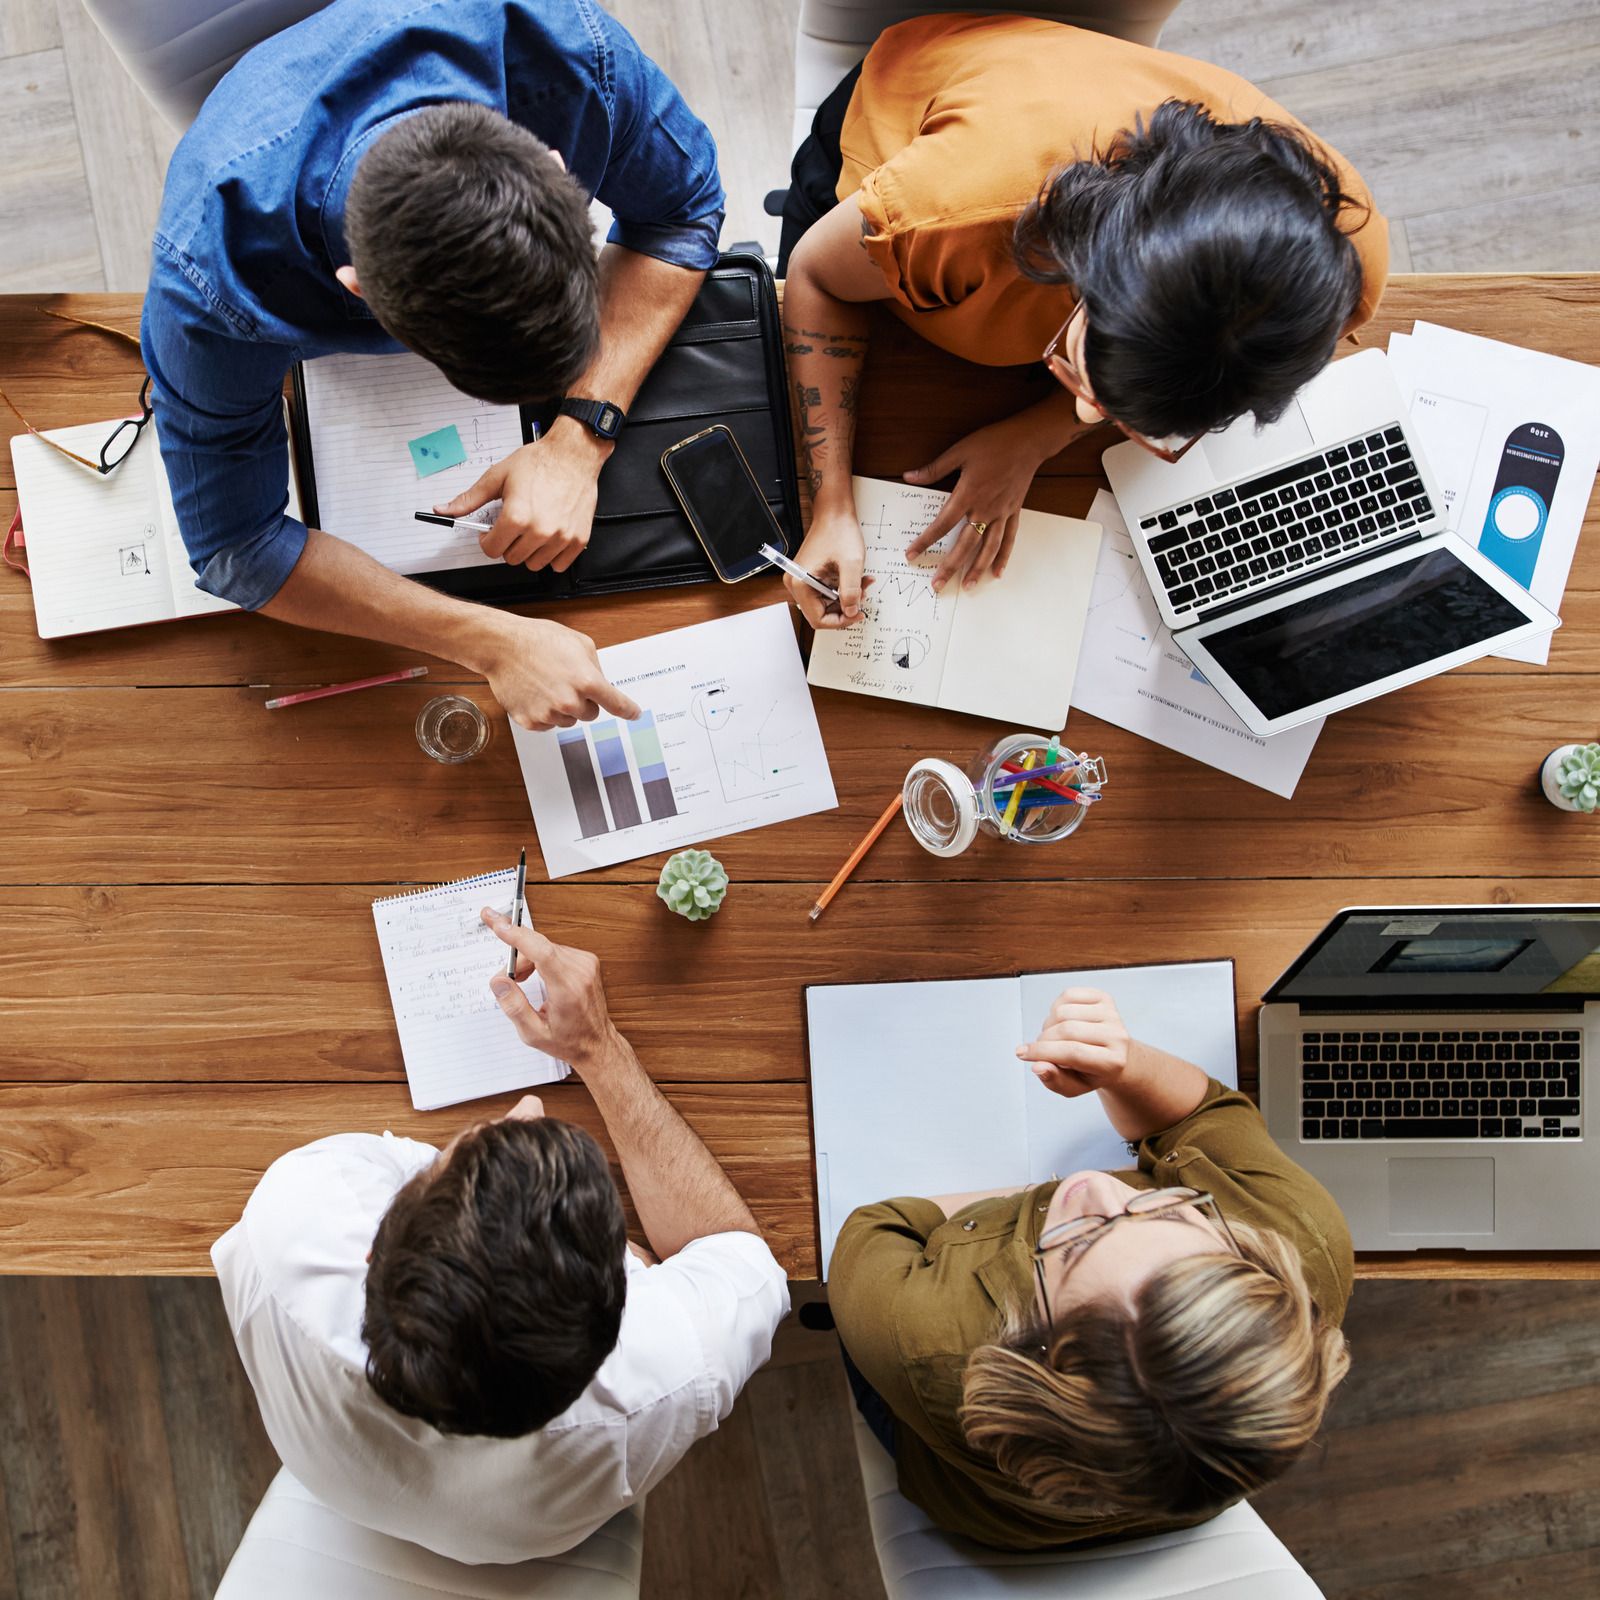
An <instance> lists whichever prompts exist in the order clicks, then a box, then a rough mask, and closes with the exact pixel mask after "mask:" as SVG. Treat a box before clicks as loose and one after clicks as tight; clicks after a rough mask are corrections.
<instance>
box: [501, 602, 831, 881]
mask: <svg viewBox="0 0 1600 1600" xmlns="http://www.w3.org/2000/svg"><path fill="white" fill-rule="evenodd" d="M600 665H601V666H602V667H603V668H604V669H605V674H606V676H607V677H608V678H609V679H610V680H611V682H612V683H614V684H615V685H616V686H617V687H618V688H619V689H623V690H625V691H626V692H627V693H628V694H629V695H631V696H632V698H633V699H634V700H636V701H638V703H639V705H640V706H641V707H642V708H643V710H642V712H641V714H640V716H639V718H638V720H637V721H635V722H623V721H622V720H621V719H619V718H617V717H611V716H605V715H602V716H601V717H599V718H598V719H597V720H596V721H594V722H581V723H579V724H577V726H575V727H572V728H561V729H557V730H554V731H552V732H548V733H529V732H528V731H527V730H526V729H523V728H519V727H517V726H516V725H515V724H513V725H512V729H511V732H512V736H513V738H514V739H515V741H516V746H517V759H518V760H519V761H520V762H521V764H522V777H523V782H524V783H525V784H526V785H527V789H528V800H529V802H530V803H531V805H532V807H533V820H534V826H535V827H536V828H537V830H538V833H539V846H540V849H541V850H543V852H544V863H545V871H546V873H547V874H548V875H549V876H550V877H551V878H563V877H566V876H567V875H568V874H569V873H573V872H584V871H586V870H587V869H589V868H591V867H609V866H615V865H616V863H617V862H619V861H633V860H636V859H637V858H638V857H639V856H647V855H654V854H655V853H657V852H658V851H666V850H677V849H681V848H682V847H683V846H684V845H690V844H698V843H700V842H702V841H703V840H706V839H714V838H720V837H721V836H723V835H724V834H730V833H743V832H744V831H745V830H746V829H748V828H759V827H762V826H764V825H765V824H767V823H769V822H787V821H788V820H789V819H790V818H792V817H804V816H809V815H811V813H813V812H816V811H830V810H832V809H833V807H834V806H835V805H837V804H838V801H837V799H836V798H835V796H834V792H833V777H832V774H831V773H830V772H829V770H828V756H827V752H826V751H825V750H824V749H823V747H822V734H821V732H820V731H819V730H818V728H817V717H816V712H815V711H814V710H813V709H812V705H811V694H810V692H809V690H808V689H807V688H806V679H805V671H804V669H803V667H802V666H801V663H800V650H799V647H798V645H797V644H796V643H795V637H794V625H793V624H792V623H791V622H790V620H789V608H788V607H787V606H782V605H779V606H766V607H763V608H762V609H761V610H759V611H747V612H745V613H743V614H742V615H740V616H733V617H721V618H718V619H717V620H716V621H714V622H701V623H697V624H696V625H695V626H694V627H692V628H679V629H676V630H675V631H673V632H671V633H662V634H657V635H655V636H654V637H653V638H648V639H635V640H633V641H631V642H630V643H628V644H618V645H611V646H609V647H608V648H606V649H604V650H602V651H601V652H600Z"/></svg>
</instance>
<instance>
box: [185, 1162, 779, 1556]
mask: <svg viewBox="0 0 1600 1600" xmlns="http://www.w3.org/2000/svg"><path fill="white" fill-rule="evenodd" d="M437 1155H438V1151H437V1150H435V1149H434V1148H433V1147H432V1146H431V1145H426V1144H421V1143H418V1142H417V1141H416V1140H414V1139H397V1138H395V1137H394V1136H393V1135H392V1134H387V1133H386V1134H384V1135H383V1136H382V1137H381V1138H380V1137H379V1136H377V1135H375V1134H364V1133H345V1134H337V1135H335V1136H334V1137H332V1138H328V1139H319V1140H318V1141H317V1142H316V1143H315V1144H309V1145H306V1146H305V1147H304V1148H303V1149H300V1150H294V1151H291V1152H290V1153H289V1154H288V1155H286V1156H283V1157H281V1158H280V1159H279V1160H277V1161H275V1162H274V1163H273V1164H272V1166H271V1167H270V1168H269V1169H268V1170H267V1173H266V1175H265V1176H264V1177H263V1178H262V1180H261V1182H260V1183H259V1184H258V1185H257V1186H256V1190H255V1193H254V1194H252V1195H251V1197H250V1199H249V1202H248V1203H247V1204H246V1206H245V1209H244V1216H243V1217H242V1218H241V1219H240V1220H239V1222H238V1223H236V1224H235V1225H234V1226H233V1227H232V1228H230V1229H229V1230H228V1231H227V1232H226V1233H225V1234H223V1236H222V1237H221V1238H220V1239H218V1240H217V1242H216V1244H215V1245H213V1246H212V1249H211V1260H212V1262H213V1264H214V1265H215V1267H216V1269H217V1277H218V1278H219V1279H220V1280H221V1284H222V1298H223V1303H224V1305H225V1306H226V1307H227V1312H228V1321H229V1323H230V1324H231V1325H232V1327H233V1336H234V1339H235V1340H236V1341H237V1343H238V1346H239V1355H240V1357H241V1358H242V1360H243V1361H244V1367H245V1371H246V1372H247V1373H248V1374H249V1376H250V1382H251V1383H252V1384H253V1385H254V1387H255V1392H256V1400H257V1402H258V1404H259V1405H260V1407H261V1418H262V1421H263V1422H264V1423H265V1424H266V1429H267V1436H268V1437H269V1438H270V1439H271V1440H272V1443H273V1446H274V1448H276V1450H277V1452H278V1454H279V1456H281V1457H282V1459H283V1463H284V1465H285V1466H286V1467H287V1468H288V1469H289V1471H290V1472H292V1473H293V1474H294V1476H295V1477H296V1478H298V1479H299V1480H300V1481H301V1483H303V1484H304V1485H305V1486H306V1487H307V1488H308V1489H309V1490H310V1491H311V1492H312V1493H313V1494H314V1495H316V1496H317V1498H318V1499H320V1500H322V1501H323V1502H324V1503H326V1504H327V1505H328V1506H330V1507H332V1508H333V1509H334V1510H336V1511H338V1512H340V1513H341V1514H342V1515H344V1516H346V1517H349V1518H350V1519H351V1520H352V1521H353V1522H357V1523H360V1524H361V1525H362V1526H364V1527H368V1528H374V1529H377V1530H378V1531H379V1532H382V1533H388V1534H393V1535H395V1536H396V1537H398V1538H402V1539H409V1540H411V1541H412V1542H413V1543H415V1544H420V1545H424V1546H426V1547H427V1548H428V1549H430V1550H435V1551H437V1552H438V1553H439V1554H440V1555H444V1556H448V1557H451V1558H452V1559H454V1560H457V1561H469V1562H486V1561H524V1560H529V1559H531V1558H533V1557H536V1556H548V1555H555V1554H558V1553H560V1552H562V1551H565V1550H570V1549H571V1548H572V1547H573V1546H574V1545H577V1544H580V1543H581V1542H582V1541H583V1540H584V1539H586V1538H587V1537H588V1536H589V1535H590V1534H591V1533H593V1532H594V1530H595V1529H596V1528H598V1527H600V1526H601V1525H602V1524H603V1523H604V1522H606V1521H607V1520H608V1519H609V1518H610V1517H612V1516H613V1515H615V1514H616V1512H618V1511H620V1510H621V1509H622V1508H623V1507H624V1506H627V1505H629V1504H631V1503H632V1502H633V1501H634V1500H636V1499H638V1497H639V1496H641V1495H643V1494H645V1493H646V1492H647V1491H648V1490H649V1489H651V1488H652V1487H653V1486H654V1485H655V1484H657V1483H659V1482H660V1481H661V1479H662V1478H664V1477H665V1476H666V1475H667V1473H668V1472H670V1471H671V1470H672V1468H673V1467H674V1466H676V1465H677V1463H678V1461H679V1460H680V1459H681V1458H682V1456H683V1454H684V1452H685V1451H687V1450H688V1448H689V1446H690V1445H692V1444H693V1443H694V1442H695V1440H697V1439H699V1438H702V1437H704V1436H705V1435H706V1434H708V1433H711V1432H712V1431H714V1430H715V1428H716V1427H717V1425H718V1423H720V1422H721V1421H722V1419H723V1418H724V1417H726V1416H727V1414H728V1412H729V1411H730V1410H731V1409H732V1406H733V1402H734V1400H735V1398H736V1397H737V1396H738V1393H739V1391H740V1389H741V1388H743V1387H744V1385H745V1383H746V1382H747V1381H748V1379H749V1378H750V1376H751V1374H752V1373H754V1372H755V1370H756V1369H757V1368H758V1367H760V1366H761V1365H762V1363H763V1362H765V1361H766V1360H767V1358H768V1357H769V1356H770V1355H771V1353H772V1336H773V1333H774V1332H775V1331H776V1329H777V1326H778V1324H779V1322H781V1321H782V1320H783V1318H784V1317H785V1316H786V1315H787V1314H788V1310H789V1292H788V1285H787V1282H786V1280H785V1277H784V1273H783V1269H782V1268H781V1267H780V1266H779V1265H778V1263H777V1261H776V1260H774V1259H773V1255H772V1252H771V1251H770V1250H769V1249H768V1248H767V1246H766V1245H765V1243H763V1241H762V1240H761V1239H759V1238H758V1237H756V1235H754V1234H751V1233H722V1234H715V1235H713V1236H711V1237H710V1238H705V1239H697V1240H695V1241H694V1243H692V1244H690V1245H688V1246H687V1247H686V1248H684V1249H683V1250H680V1251H679V1252H678V1254H677V1255H675V1256H672V1257H669V1258H668V1259H667V1260H666V1261H663V1262H662V1263H661V1264H660V1265H659V1266H652V1267H647V1266H645V1265H644V1264H643V1263H642V1262H640V1261H638V1260H636V1259H635V1258H634V1257H633V1256H632V1255H631V1254H630V1255H629V1257H628V1261H627V1266H628V1283H627V1302H626V1305H625V1307H624V1309H623V1316H622V1331H621V1333H620V1335H619V1337H618V1339H617V1345H616V1348H615V1349H614V1350H613V1351H612V1352H611V1354H610V1355H609V1356H607V1357H606V1359H605V1361H604V1362H603V1363H602V1365H601V1367H600V1370H599V1371H598V1372H597V1373H596V1374H595V1376H594V1378H593V1380H592V1381H591V1382H590V1384H589V1387H588V1388H587V1389H586V1390H585V1391H584V1392H583V1394H582V1395H580V1396H579V1398H578V1399H577V1400H576V1401H575V1402H574V1403H573V1404H572V1405H571V1406H570V1407H568V1409H567V1410H566V1411H564V1412H562V1413H561V1415H560V1416H558V1417H556V1418H554V1419H553V1420H552V1421H550V1422H548V1423H546V1424H545V1426H544V1427H543V1428H540V1429H539V1430H538V1431H537V1432H535V1433H530V1434H527V1435H526V1436H524V1437H523V1438H520V1439H493V1438H484V1437H461V1436H451V1435H447V1434H443V1433H440V1432H439V1431H438V1430H437V1429H435V1428H433V1427H430V1426H429V1425H428V1424H427V1423H426V1422H422V1421H420V1420H418V1419H417V1418H414V1417H404V1416H401V1415H400V1413H399V1412H397V1411H394V1410H392V1409H391V1408H390V1407H389V1406H388V1405H387V1404H385V1402H384V1401H383V1400H381V1399H380V1398H379V1397H378V1395H377V1393H376V1392H375V1391H374V1390H373V1389H372V1388H371V1386H370V1385H369V1384H368V1382H367V1378H366V1359H367V1351H366V1346H365V1345H364V1344H363V1343H362V1340H361V1317H362V1311H363V1309H364V1305H365V1283H366V1272H367V1252H368V1250H369V1249H371V1247H372V1239H373V1235H374V1234H375V1233H376V1232H377V1228H378V1223H379V1221H380V1219H381V1218H382V1216H383V1213H384V1211H385V1210H386V1209H387V1208H388V1205H389V1202H390V1200H391V1199H393V1197H394V1194H395V1191H396V1190H398V1189H399V1188H400V1187H401V1185H402V1184H404V1183H405V1182H407V1180H408V1179H410V1178H411V1177H412V1176H414V1175H415V1174H416V1173H417V1172H420V1171H421V1170H422V1169H423V1168H424V1167H426V1166H428V1165H429V1164H430V1163H431V1162H432V1161H434V1160H435V1159H436V1157H437Z"/></svg>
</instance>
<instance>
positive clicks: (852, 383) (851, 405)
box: [839, 367, 861, 419]
mask: <svg viewBox="0 0 1600 1600" xmlns="http://www.w3.org/2000/svg"><path fill="white" fill-rule="evenodd" d="M860 393H861V369H860V368H859V367H857V368H856V370H855V371H854V372H847V373H845V375H844V379H843V381H842V382H841V383H840V385H839V409H840V410H841V411H842V412H844V414H845V415H846V416H847V417H850V418H852V419H853V418H854V417H855V414H856V399H857V397H858V396H859V395H860Z"/></svg>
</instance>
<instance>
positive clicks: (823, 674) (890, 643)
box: [807, 478, 1100, 732]
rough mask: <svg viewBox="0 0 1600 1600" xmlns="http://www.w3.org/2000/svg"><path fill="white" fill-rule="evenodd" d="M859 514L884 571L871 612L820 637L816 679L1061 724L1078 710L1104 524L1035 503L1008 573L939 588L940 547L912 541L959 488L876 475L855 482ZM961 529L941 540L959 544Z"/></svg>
mask: <svg viewBox="0 0 1600 1600" xmlns="http://www.w3.org/2000/svg"><path fill="white" fill-rule="evenodd" d="M855 492H856V514H857V516H858V517H859V518H860V520H861V532H862V535H863V537H864V538H865V540H866V546H867V572H868V573H869V574H870V575H871V576H872V577H873V578H874V579H875V580H876V581H875V582H874V583H873V585H872V587H871V588H869V589H868V590H867V592H866V595H865V597H864V599H863V601H862V611H863V612H864V613H865V615H864V617H863V620H862V621H861V622H859V623H856V624H855V625H854V626H852V627H849V628H838V629H830V630H826V631H824V632H821V633H819V634H818V635H817V637H816V641H815V643H814V644H813V645H812V647H811V668H810V671H809V672H808V673H807V678H808V679H809V681H810V683H811V685H812V687H813V688H817V689H848V690H853V691H854V692H855V693H856V694H872V695H878V696H881V697H882V698H883V699H886V700H909V701H912V702H913V703H915V704H916V705H922V706H942V707H943V708H944V709H945V710H947V711H966V712H970V713H971V714H972V715H974V716H979V717H992V718H995V719H996V720H1005V721H1010V722H1014V723H1016V724H1017V725H1018V726H1019V727H1024V728H1039V729H1043V730H1044V731H1046V732H1055V731H1056V730H1057V729H1059V728H1061V727H1062V726H1063V725H1064V724H1065V723H1066V720H1067V702H1068V700H1069V699H1070V697H1071V694H1072V682H1073V679H1074V678H1075V677H1076V676H1077V670H1078V646H1079V644H1080V643H1081V642H1082V639H1083V625H1084V621H1085V619H1086V618H1087V616H1088V613H1089V594H1090V590H1091V589H1092V587H1093V585H1094V569H1095V563H1096V561H1097V560H1098V559H1099V555H1100V528H1099V525H1098V524H1097V523H1093V522H1079V521H1077V520H1076V519H1075V518H1071V517H1056V516H1050V515H1048V514H1047V513H1045V512H1043V511H1024V512H1023V513H1022V518H1021V522H1020V524H1019V526H1018V530H1017V542H1016V546H1015V548H1014V549H1013V551H1012V555H1011V561H1010V563H1009V564H1008V566H1007V567H1006V573H1005V576H1004V577H1003V578H1000V579H985V580H983V581H982V582H981V583H980V584H979V585H978V586H977V588H975V589H962V588H960V587H959V585H957V584H955V583H951V584H949V585H947V586H946V587H945V589H944V590H943V591H941V592H940V593H938V594H935V593H934V591H933V586H932V583H931V582H930V580H931V579H932V577H933V574H934V572H935V570H936V569H937V568H938V565H939V556H938V555H937V554H935V553H933V552H929V553H928V554H926V555H923V556H920V557H918V558H917V560H915V561H907V560H906V555H905V550H906V546H907V545H908V544H909V543H910V542H911V541H912V540H913V539H914V538H915V537H916V536H917V535H918V534H919V533H921V532H922V531H923V529H924V528H926V527H927V526H928V524H929V523H930V522H932V521H933V519H934V518H935V517H936V516H937V515H938V514H939V512H940V511H941V510H942V509H943V507H944V503H945V501H946V500H947V499H948V498H949V496H948V495H946V494H943V493H941V492H940V491H939V490H937V489H916V488H912V487H911V486H910V485H909V484H904V483H885V482H882V481H881V480H879V479H876V478H857V479H856V480H855ZM949 542H950V536H948V535H947V536H946V538H945V539H944V540H942V541H941V542H940V545H939V546H938V547H937V548H938V549H939V550H940V551H942V550H943V549H945V548H947V547H948V545H949Z"/></svg>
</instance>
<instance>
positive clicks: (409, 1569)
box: [216, 1470, 644, 1600]
mask: <svg viewBox="0 0 1600 1600" xmlns="http://www.w3.org/2000/svg"><path fill="white" fill-rule="evenodd" d="M643 1556H644V1506H643V1505H642V1504H639V1505H634V1506H630V1507H629V1508H628V1510H626V1511H622V1512H619V1513H618V1514H617V1515H616V1516H614V1517H613V1518H612V1519H611V1520H610V1521H609V1522H608V1523H607V1524H606V1525H605V1526H604V1527H603V1528H601V1529H600V1530H599V1532H598V1533H593V1534H591V1535H590V1536H589V1537H588V1538H587V1539H585V1540H584V1542H583V1543H582V1544H580V1545H579V1546H578V1548H577V1549H576V1550H571V1551H568V1553H567V1554H566V1555H564V1556H550V1557H547V1558H546V1559H544V1560H541V1561H519V1562H516V1563H515V1564H514V1565H511V1566H482V1567H477V1566H466V1565H464V1564H463V1563H462V1562H459V1561H449V1560H446V1558H445V1557H443V1556H438V1555H434V1554H433V1552H432V1551H430V1550H424V1549H422V1548H421V1547H420V1546H418V1545H414V1544H407V1543H406V1541H405V1540H404V1539H394V1538H391V1537H390V1536H389V1535H388V1534H386V1533H373V1532H372V1531H371V1530H370V1529H368V1528H360V1527H357V1526H356V1524H355V1523H353V1522H350V1521H347V1520H346V1519H345V1518H344V1517H341V1516H339V1515H338V1513H337V1512H334V1511H330V1510H329V1509H328V1508H327V1507H326V1506H325V1505H323V1504H322V1502H321V1501H320V1500H318V1499H316V1498H315V1497H314V1496H313V1495H312V1494H311V1492H310V1490H308V1489H306V1488H305V1487H304V1486H303V1485H302V1484H301V1483H300V1482H299V1481H298V1480H297V1479H295V1478H292V1477H290V1476H289V1473H288V1472H287V1471H286V1470H285V1471H280V1472H279V1473H278V1475H277V1477H276V1478H274V1479H273V1480H272V1483H271V1485H270V1486H269V1487H268V1489H267V1492H266V1494H265V1495H263V1496H262V1499H261V1504H260V1505H259V1506H257V1507H256V1514H255V1515H254V1516H253V1517H252V1518H251V1519H250V1526H249V1527H248V1528H246V1529H245V1531H244V1538H242V1539H241V1540H240V1541H239V1548H238V1549H237V1550H236V1551H235V1552H234V1556H233V1560H232V1561H230V1562H229V1563H228V1570H227V1572H226V1573H225V1574H224V1575H223V1579H222V1585H221V1587H220V1588H219V1589H218V1590H217V1594H216V1600H639V1569H640V1565H641V1562H642V1560H643Z"/></svg>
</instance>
